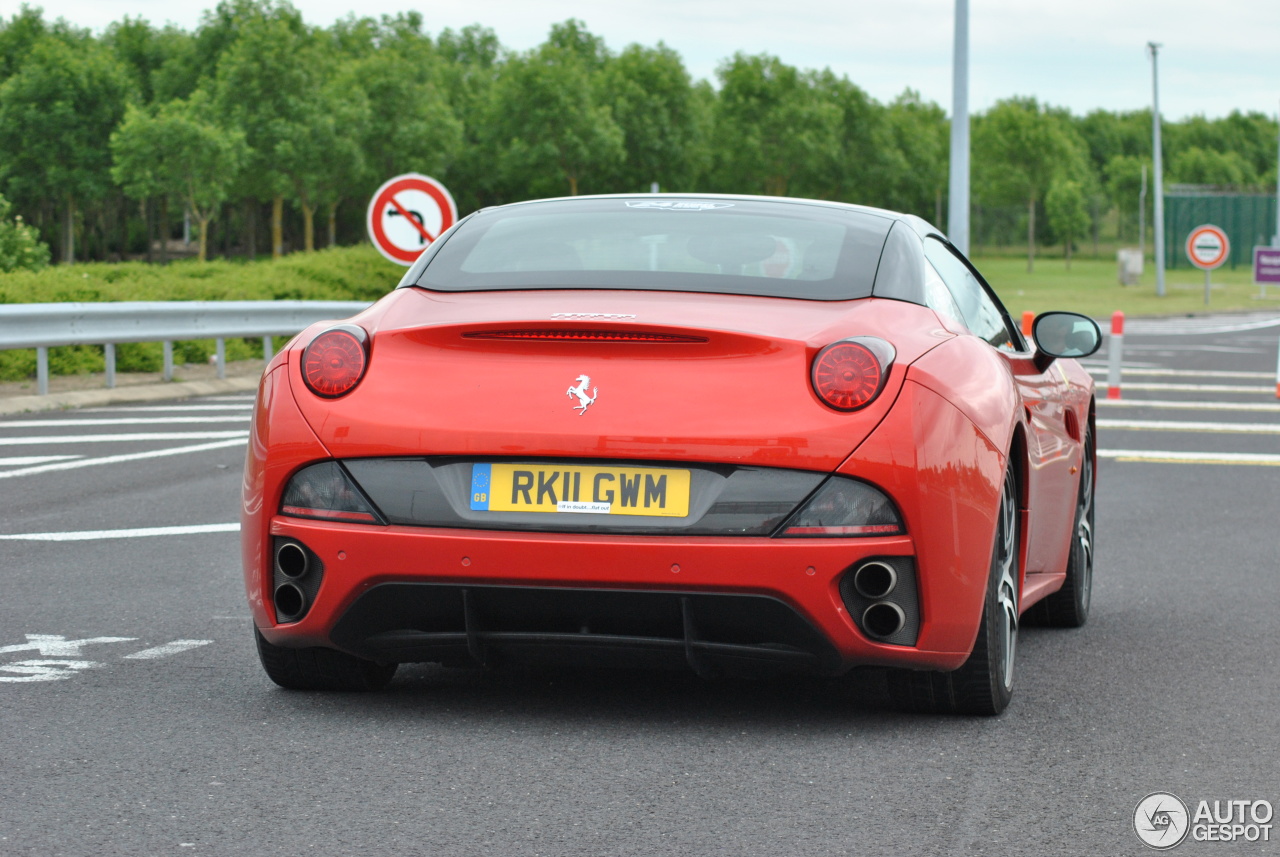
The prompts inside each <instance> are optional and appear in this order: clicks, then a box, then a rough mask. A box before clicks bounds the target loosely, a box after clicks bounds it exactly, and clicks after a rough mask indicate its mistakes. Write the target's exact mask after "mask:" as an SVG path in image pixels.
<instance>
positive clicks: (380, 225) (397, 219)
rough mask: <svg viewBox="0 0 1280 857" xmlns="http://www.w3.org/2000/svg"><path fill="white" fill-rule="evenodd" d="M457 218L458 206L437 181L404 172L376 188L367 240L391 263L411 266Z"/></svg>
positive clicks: (367, 219) (369, 215) (368, 222)
mask: <svg viewBox="0 0 1280 857" xmlns="http://www.w3.org/2000/svg"><path fill="white" fill-rule="evenodd" d="M457 219H458V207H457V206H456V205H454V203H453V197H452V196H450V195H449V191H447V190H446V189H445V186H444V185H442V184H440V182H438V181H436V180H435V179H433V178H431V177H430V176H424V175H419V174H418V173H406V174H404V175H402V176H396V177H395V178H393V179H391V180H390V181H388V182H386V183H385V184H384V185H383V186H382V187H380V188H378V192H377V193H375V194H374V195H373V199H372V200H370V201H369V214H368V217H367V218H366V221H367V224H368V227H369V239H370V240H371V241H373V246H374V247H377V248H378V252H379V253H381V254H382V255H383V256H386V257H387V258H388V259H390V260H391V261H392V262H396V263H397V264H400V265H412V264H413V263H414V260H416V259H417V258H418V254H420V253H421V252H422V251H423V250H424V249H426V247H427V245H428V244H430V243H431V242H432V241H434V240H436V238H438V237H439V236H440V233H441V232H444V231H445V230H446V229H448V228H449V227H450V226H452V225H453V224H454V222H455V221H457Z"/></svg>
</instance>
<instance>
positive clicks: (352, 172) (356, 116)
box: [275, 86, 369, 253]
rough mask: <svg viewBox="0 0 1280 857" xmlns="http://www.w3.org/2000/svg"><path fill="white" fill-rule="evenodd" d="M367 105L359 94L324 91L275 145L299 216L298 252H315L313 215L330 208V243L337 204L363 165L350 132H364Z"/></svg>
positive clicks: (335, 89) (333, 89)
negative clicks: (300, 221) (322, 208)
mask: <svg viewBox="0 0 1280 857" xmlns="http://www.w3.org/2000/svg"><path fill="white" fill-rule="evenodd" d="M368 115H369V105H368V102H367V101H366V100H365V97H364V93H363V92H361V91H360V90H359V89H355V90H350V89H346V88H344V87H339V86H330V87H326V88H325V89H324V90H322V91H320V92H318V93H315V94H313V95H312V96H311V97H309V98H308V99H307V109H306V110H304V111H303V113H302V118H301V121H300V122H299V123H298V124H297V125H295V126H294V133H293V134H292V135H290V136H288V137H285V138H284V139H282V140H280V141H279V142H278V143H277V144H276V148H275V159H276V161H277V163H279V164H280V169H281V170H282V171H283V172H284V173H285V174H286V175H287V176H288V177H289V182H290V184H291V186H292V191H293V198H294V200H295V201H296V202H297V203H298V207H299V208H300V209H301V210H302V236H303V239H302V244H303V250H305V251H306V252H308V253H309V252H311V251H312V250H314V249H315V246H316V245H315V213H316V209H317V208H319V207H320V206H322V205H324V206H330V208H329V214H330V229H329V235H330V241H332V240H333V220H334V217H335V215H336V211H337V207H338V204H339V203H340V202H341V201H342V198H343V197H344V196H346V195H348V194H349V193H350V192H351V187H352V185H353V184H356V183H358V182H359V180H360V177H361V174H362V172H363V171H364V161H363V157H362V154H361V151H360V146H359V144H358V138H357V136H356V135H355V134H354V133H352V129H356V128H361V127H364V125H365V124H366V120H367V117H368Z"/></svg>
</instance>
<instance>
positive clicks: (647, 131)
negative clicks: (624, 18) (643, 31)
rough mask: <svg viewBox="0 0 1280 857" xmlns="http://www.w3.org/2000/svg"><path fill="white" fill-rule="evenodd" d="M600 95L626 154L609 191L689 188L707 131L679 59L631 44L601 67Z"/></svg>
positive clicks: (661, 46)
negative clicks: (657, 186)
mask: <svg viewBox="0 0 1280 857" xmlns="http://www.w3.org/2000/svg"><path fill="white" fill-rule="evenodd" d="M600 91H601V95H600V99H601V101H602V102H603V103H605V104H607V105H608V106H609V109H610V111H611V114H612V116H613V119H614V121H615V122H617V123H618V127H619V128H621V129H622V137H623V147H624V149H625V151H626V156H625V158H624V160H623V161H622V162H621V163H620V164H619V165H618V167H617V169H616V170H615V172H614V175H613V181H612V184H613V186H612V187H611V188H610V190H617V191H623V190H631V191H638V190H648V189H649V185H650V184H651V183H652V182H659V183H660V184H661V185H662V186H664V187H666V188H668V189H680V190H685V189H688V188H690V187H691V186H692V185H693V183H694V180H695V179H696V177H697V175H698V173H699V172H701V170H702V168H703V166H704V162H705V159H706V133H707V128H706V127H705V123H704V122H703V121H701V115H700V112H699V110H698V99H697V96H696V95H695V93H694V88H693V82H692V81H691V80H690V78H689V72H688V71H686V70H685V67H684V63H683V62H681V60H680V55H679V54H677V53H676V52H675V51H673V50H672V49H671V48H669V47H667V46H666V45H664V44H662V43H659V44H658V46H657V47H656V48H646V47H642V46H640V45H630V46H629V47H627V48H626V49H625V50H623V52H622V53H621V54H619V55H618V56H617V57H616V58H614V59H611V60H609V61H608V62H607V64H605V66H604V69H603V71H602V72H601V79H600Z"/></svg>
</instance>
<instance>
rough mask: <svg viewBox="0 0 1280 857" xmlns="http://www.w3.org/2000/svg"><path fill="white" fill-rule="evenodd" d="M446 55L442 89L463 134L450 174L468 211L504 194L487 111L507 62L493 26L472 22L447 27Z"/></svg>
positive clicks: (441, 45)
mask: <svg viewBox="0 0 1280 857" xmlns="http://www.w3.org/2000/svg"><path fill="white" fill-rule="evenodd" d="M436 55H437V56H438V57H439V58H440V59H441V60H442V66H441V69H440V71H441V73H442V75H443V81H442V84H441V94H442V95H443V96H444V97H445V98H446V99H447V100H448V102H449V106H450V107H451V108H453V114H454V116H456V117H458V120H459V122H461V123H462V140H461V144H460V146H459V149H458V150H457V152H456V153H455V155H454V158H453V160H452V162H451V163H450V166H449V172H448V174H447V177H448V179H449V184H450V187H451V188H452V192H453V195H454V198H455V199H456V200H457V202H458V206H459V208H460V209H461V210H463V211H469V210H473V209H476V208H481V207H483V206H486V205H492V204H494V203H496V202H499V201H500V200H501V195H500V186H501V184H502V179H501V177H500V176H499V175H498V174H497V170H495V169H494V160H495V153H494V151H493V149H492V146H493V145H494V137H493V135H492V134H491V133H490V130H489V129H488V128H486V127H485V123H484V117H486V116H488V115H489V114H490V111H491V110H492V107H491V102H492V100H493V89H494V86H495V84H496V82H497V78H498V74H499V72H500V71H501V70H502V66H503V65H504V64H505V62H506V57H507V55H506V52H505V51H504V50H503V48H502V45H501V44H499V42H498V37H497V35H496V34H495V33H494V32H493V30H490V29H487V28H485V27H481V26H479V25H474V24H473V25H472V26H469V27H464V28H463V29H462V30H461V31H458V32H455V31H453V30H445V31H444V32H442V33H441V34H440V35H439V37H438V38H437V39H436Z"/></svg>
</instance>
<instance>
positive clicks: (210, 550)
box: [0, 321, 1280, 857]
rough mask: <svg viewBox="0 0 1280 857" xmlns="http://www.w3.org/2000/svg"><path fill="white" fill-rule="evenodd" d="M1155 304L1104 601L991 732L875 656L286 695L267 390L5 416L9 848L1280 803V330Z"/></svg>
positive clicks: (1088, 835) (595, 849) (730, 833)
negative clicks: (726, 677) (278, 634)
mask: <svg viewBox="0 0 1280 857" xmlns="http://www.w3.org/2000/svg"><path fill="white" fill-rule="evenodd" d="M1218 326H1219V327H1221V326H1222V324H1221V323H1218ZM1145 327H1147V328H1149V329H1145V330H1144V329H1142V326H1139V328H1138V329H1133V328H1131V330H1130V331H1129V332H1128V334H1127V336H1126V339H1127V340H1128V341H1127V342H1126V350H1125V357H1126V367H1127V368H1126V374H1125V379H1124V381H1125V383H1124V387H1123V395H1122V398H1121V399H1120V400H1119V403H1116V402H1110V403H1106V404H1101V405H1100V406H1099V420H1100V426H1101V427H1100V430H1099V436H1100V454H1101V456H1102V461H1101V463H1100V465H1099V488H1098V513H1099V514H1098V521H1099V523H1098V530H1099V533H1098V542H1097V547H1098V553H1097V572H1096V588H1095V592H1094V601H1093V614H1092V617H1091V619H1090V622H1089V624H1088V626H1087V627H1085V628H1083V629H1080V630H1077V631H1063V630H1051V629H1041V628H1027V629H1024V632H1023V634H1022V637H1021V642H1020V648H1019V653H1018V658H1019V660H1018V677H1017V687H1016V690H1015V696H1014V701H1013V703H1012V705H1011V706H1010V707H1009V709H1008V710H1007V711H1006V712H1005V713H1004V714H1003V715H1002V716H1001V717H998V718H994V719H982V718H972V719H971V718H955V717H925V716H913V715H912V716H909V715H904V714H901V713H898V712H896V711H894V710H892V709H891V708H890V707H889V706H888V704H887V701H886V699H885V696H884V690H883V679H882V677H880V676H878V675H877V674H875V673H870V672H868V673H862V674H857V675H855V676H853V677H851V678H848V679H845V680H842V681H835V682H819V681H808V680H786V681H768V682H715V683H708V682H704V681H701V680H699V679H697V678H695V677H693V676H692V675H682V674H676V675H667V674H646V673H622V674H619V673H589V672H572V671H551V672H545V671H544V672H523V671H519V672H517V671H506V672H494V673H484V672H473V671H454V670H444V669H440V668H436V667H430V666H411V667H403V668H402V669H401V672H400V673H399V674H398V675H397V678H396V680H395V681H394V682H393V684H392V685H391V687H390V688H389V689H388V690H387V691H386V692H384V693H381V694H376V695H344V694H304V693H291V692H286V691H283V690H280V689H278V688H276V687H275V686H274V685H272V684H271V683H270V682H269V680H268V679H267V678H266V676H265V675H264V674H263V672H262V670H261V669H260V667H259V665H258V663H257V658H256V655H255V653H254V651H253V645H252V640H251V633H250V621H249V616H248V611H247V608H246V607H245V604H244V597H243V593H242V584H241V580H240V570H239V563H238V536H237V534H236V532H235V531H234V525H235V521H236V516H237V512H236V510H237V499H238V491H239V478H240V466H241V462H242V457H243V443H244V441H243V437H244V435H245V432H246V428H247V418H248V414H249V406H250V402H251V400H250V398H249V397H247V396H231V397H214V398H204V399H193V400H189V401H187V402H174V403H168V404H164V405H157V404H151V405H147V406H132V407H115V408H111V409H109V410H108V409H101V410H81V411H72V412H61V413H57V414H39V415H32V416H23V417H9V418H3V419H0V587H2V588H0V592H3V598H0V855H3V856H4V857H8V855H64V854H65V855H94V857H101V855H116V854H122V855H135V854H136V855H162V854H228V855H238V854H247V853H254V854H262V855H274V854H280V855H299V854H319V855H346V854H354V853H368V854H387V855H391V854H405V855H469V854H500V855H508V854H510V855H538V854H541V855H631V854H636V855H641V854H643V855H659V854H660V855H667V854H670V855H703V854H717V855H719V854H723V855H805V857H815V855H829V854H859V855H860V854H868V853H877V854H903V855H916V854H919V855H935V854H936V855H943V854H946V855H951V854H966V855H967V854H992V855H1022V854H1027V855H1030V854H1037V855H1039V854H1071V855H1122V854H1143V853H1148V851H1147V849H1146V847H1145V846H1143V845H1142V844H1141V842H1140V841H1139V840H1138V838H1137V836H1136V835H1135V833H1134V831H1133V827H1132V824H1133V814H1134V809H1135V806H1136V805H1137V803H1138V802H1139V800H1140V799H1142V798H1143V797H1144V796H1145V795H1148V794H1149V793H1152V792H1157V791H1167V792H1171V793H1173V794H1174V795H1177V796H1179V797H1181V798H1182V800H1184V801H1185V802H1186V803H1187V804H1188V805H1189V807H1191V808H1192V811H1193V812H1194V809H1195V805H1196V803H1197V802H1198V801H1200V800H1202V799H1203V800H1208V801H1210V802H1212V801H1214V800H1219V801H1226V800H1255V799H1265V800H1268V801H1270V802H1271V803H1272V804H1273V805H1275V804H1280V775H1278V773H1277V772H1278V771H1280V750H1277V741H1280V705H1278V704H1277V703H1278V701H1280V677H1278V674H1280V670H1277V666H1276V653H1277V644H1278V643H1280V595H1278V594H1277V587H1276V578H1277V564H1278V561H1277V555H1278V554H1280V536H1278V535H1277V533H1278V532H1280V527H1277V516H1278V515H1280V478H1278V477H1280V471H1278V470H1277V469H1276V465H1277V464H1280V402H1278V401H1277V399H1276V397H1275V393H1274V384H1275V378H1274V373H1273V372H1272V370H1273V369H1274V367H1275V364H1276V344H1277V337H1278V336H1280V327H1269V328H1260V329H1255V330H1243V331H1240V330H1237V331H1219V332H1212V330H1213V325H1212V324H1210V323H1208V322H1198V321H1197V322H1186V323H1176V322H1171V323H1166V324H1165V325H1164V328H1163V331H1162V330H1161V328H1160V327H1159V326H1157V325H1150V324H1148V325H1146V326H1145ZM1189 327H1190V328H1195V329H1192V330H1190V331H1189V330H1188V328H1189ZM1206 330H1208V331H1210V332H1206ZM1105 361H1106V356H1105V353H1104V354H1101V355H1098V356H1096V357H1095V358H1093V359H1091V360H1090V361H1089V365H1090V367H1091V368H1096V369H1098V370H1099V372H1100V375H1099V378H1100V381H1102V380H1104V379H1105V373H1104V372H1102V368H1103V367H1105ZM1169 372H1174V373H1185V374H1167V373H1169ZM1209 373H1227V374H1222V375H1214V374H1209ZM1169 385H1175V386H1176V387H1179V388H1189V389H1170V388H1169ZM1233 388H1251V389H1244V390H1235V389H1233ZM1101 396H1102V393H1101V391H1100V398H1101ZM1153 402H1169V403H1176V404H1171V405H1168V406H1157V405H1154V404H1152V403H1153ZM1241 405H1246V406H1249V408H1248V409H1239V406H1241ZM119 420H125V421H128V422H108V421H119ZM215 420H216V421H215ZM85 421H98V422H96V423H94V424H90V423H86V422H85ZM1188 424H1191V425H1188ZM121 435H124V436H134V437H133V439H114V440H105V439H103V438H104V437H106V436H121ZM85 436H88V438H89V439H85ZM73 437H79V438H81V439H79V440H69V439H68V438H73ZM1241 455H1243V456H1244V457H1243V458H1241V457H1240V456H1241ZM63 456H67V457H63ZM197 526H198V527H203V528H204V530H203V531H193V529H192V528H193V527H197ZM167 528H175V529H167ZM1275 823H1276V825H1277V826H1278V827H1280V820H1277V822H1275ZM1276 833H1277V835H1280V831H1276ZM1272 838H1273V839H1274V838H1275V837H1272ZM1278 850H1280V849H1278V848H1277V846H1276V844H1275V843H1274V842H1266V843H1263V842H1258V843H1244V842H1237V843H1221V842H1213V843H1210V842H1193V841H1190V840H1188V841H1187V842H1185V843H1183V844H1182V845H1180V846H1178V848H1177V849H1176V853H1178V854H1210V855H1216V854H1224V855H1225V854H1248V855H1254V854H1259V855H1260V854H1273V853H1277V851H1278Z"/></svg>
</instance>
